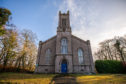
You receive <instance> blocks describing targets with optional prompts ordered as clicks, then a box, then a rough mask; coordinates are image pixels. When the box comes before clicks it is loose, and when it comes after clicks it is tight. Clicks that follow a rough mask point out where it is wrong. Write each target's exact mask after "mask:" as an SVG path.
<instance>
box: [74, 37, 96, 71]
mask: <svg viewBox="0 0 126 84" xmlns="http://www.w3.org/2000/svg"><path fill="white" fill-rule="evenodd" d="M72 45H73V46H72V49H73V50H72V52H73V67H74V69H73V72H74V73H89V72H93V69H94V66H93V59H92V52H91V50H90V49H91V48H90V43H89V41H84V40H81V39H80V38H78V37H75V36H73V35H72ZM79 48H81V49H82V50H83V52H84V64H82V65H80V64H79V59H78V49H79Z"/></svg>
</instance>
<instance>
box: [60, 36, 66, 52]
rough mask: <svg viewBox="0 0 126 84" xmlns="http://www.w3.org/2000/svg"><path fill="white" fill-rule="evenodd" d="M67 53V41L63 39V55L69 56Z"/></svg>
mask: <svg viewBox="0 0 126 84" xmlns="http://www.w3.org/2000/svg"><path fill="white" fill-rule="evenodd" d="M67 52H68V45H67V39H66V38H63V39H62V40H61V54H67Z"/></svg>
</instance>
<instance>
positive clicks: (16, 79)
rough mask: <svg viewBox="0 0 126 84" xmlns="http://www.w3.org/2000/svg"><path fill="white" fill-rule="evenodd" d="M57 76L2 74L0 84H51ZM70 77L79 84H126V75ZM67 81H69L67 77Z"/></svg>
mask: <svg viewBox="0 0 126 84" xmlns="http://www.w3.org/2000/svg"><path fill="white" fill-rule="evenodd" d="M56 75H57V74H27V73H0V84H2V83H3V84H49V83H50V82H51V80H52V79H53V77H54V76H56ZM70 76H71V77H73V78H75V81H76V82H77V83H78V84H126V74H124V75H123V74H97V75H79V74H70ZM61 80H62V79H61ZM65 80H68V78H67V76H66V78H65ZM65 80H64V81H65ZM68 81H69V80H68ZM54 82H56V81H54ZM54 82H53V83H54Z"/></svg>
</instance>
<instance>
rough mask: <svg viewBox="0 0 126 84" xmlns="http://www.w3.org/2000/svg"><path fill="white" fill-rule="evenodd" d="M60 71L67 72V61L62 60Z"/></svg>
mask: <svg viewBox="0 0 126 84" xmlns="http://www.w3.org/2000/svg"><path fill="white" fill-rule="evenodd" d="M61 72H62V73H67V61H66V60H63V61H62V64H61Z"/></svg>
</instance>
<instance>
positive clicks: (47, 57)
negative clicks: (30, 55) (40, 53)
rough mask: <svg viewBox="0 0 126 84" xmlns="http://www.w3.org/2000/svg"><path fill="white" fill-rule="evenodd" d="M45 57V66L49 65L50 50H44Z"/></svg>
mask: <svg viewBox="0 0 126 84" xmlns="http://www.w3.org/2000/svg"><path fill="white" fill-rule="evenodd" d="M45 56H46V60H45V61H46V64H49V62H50V58H51V51H50V49H47V50H46V54H45Z"/></svg>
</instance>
